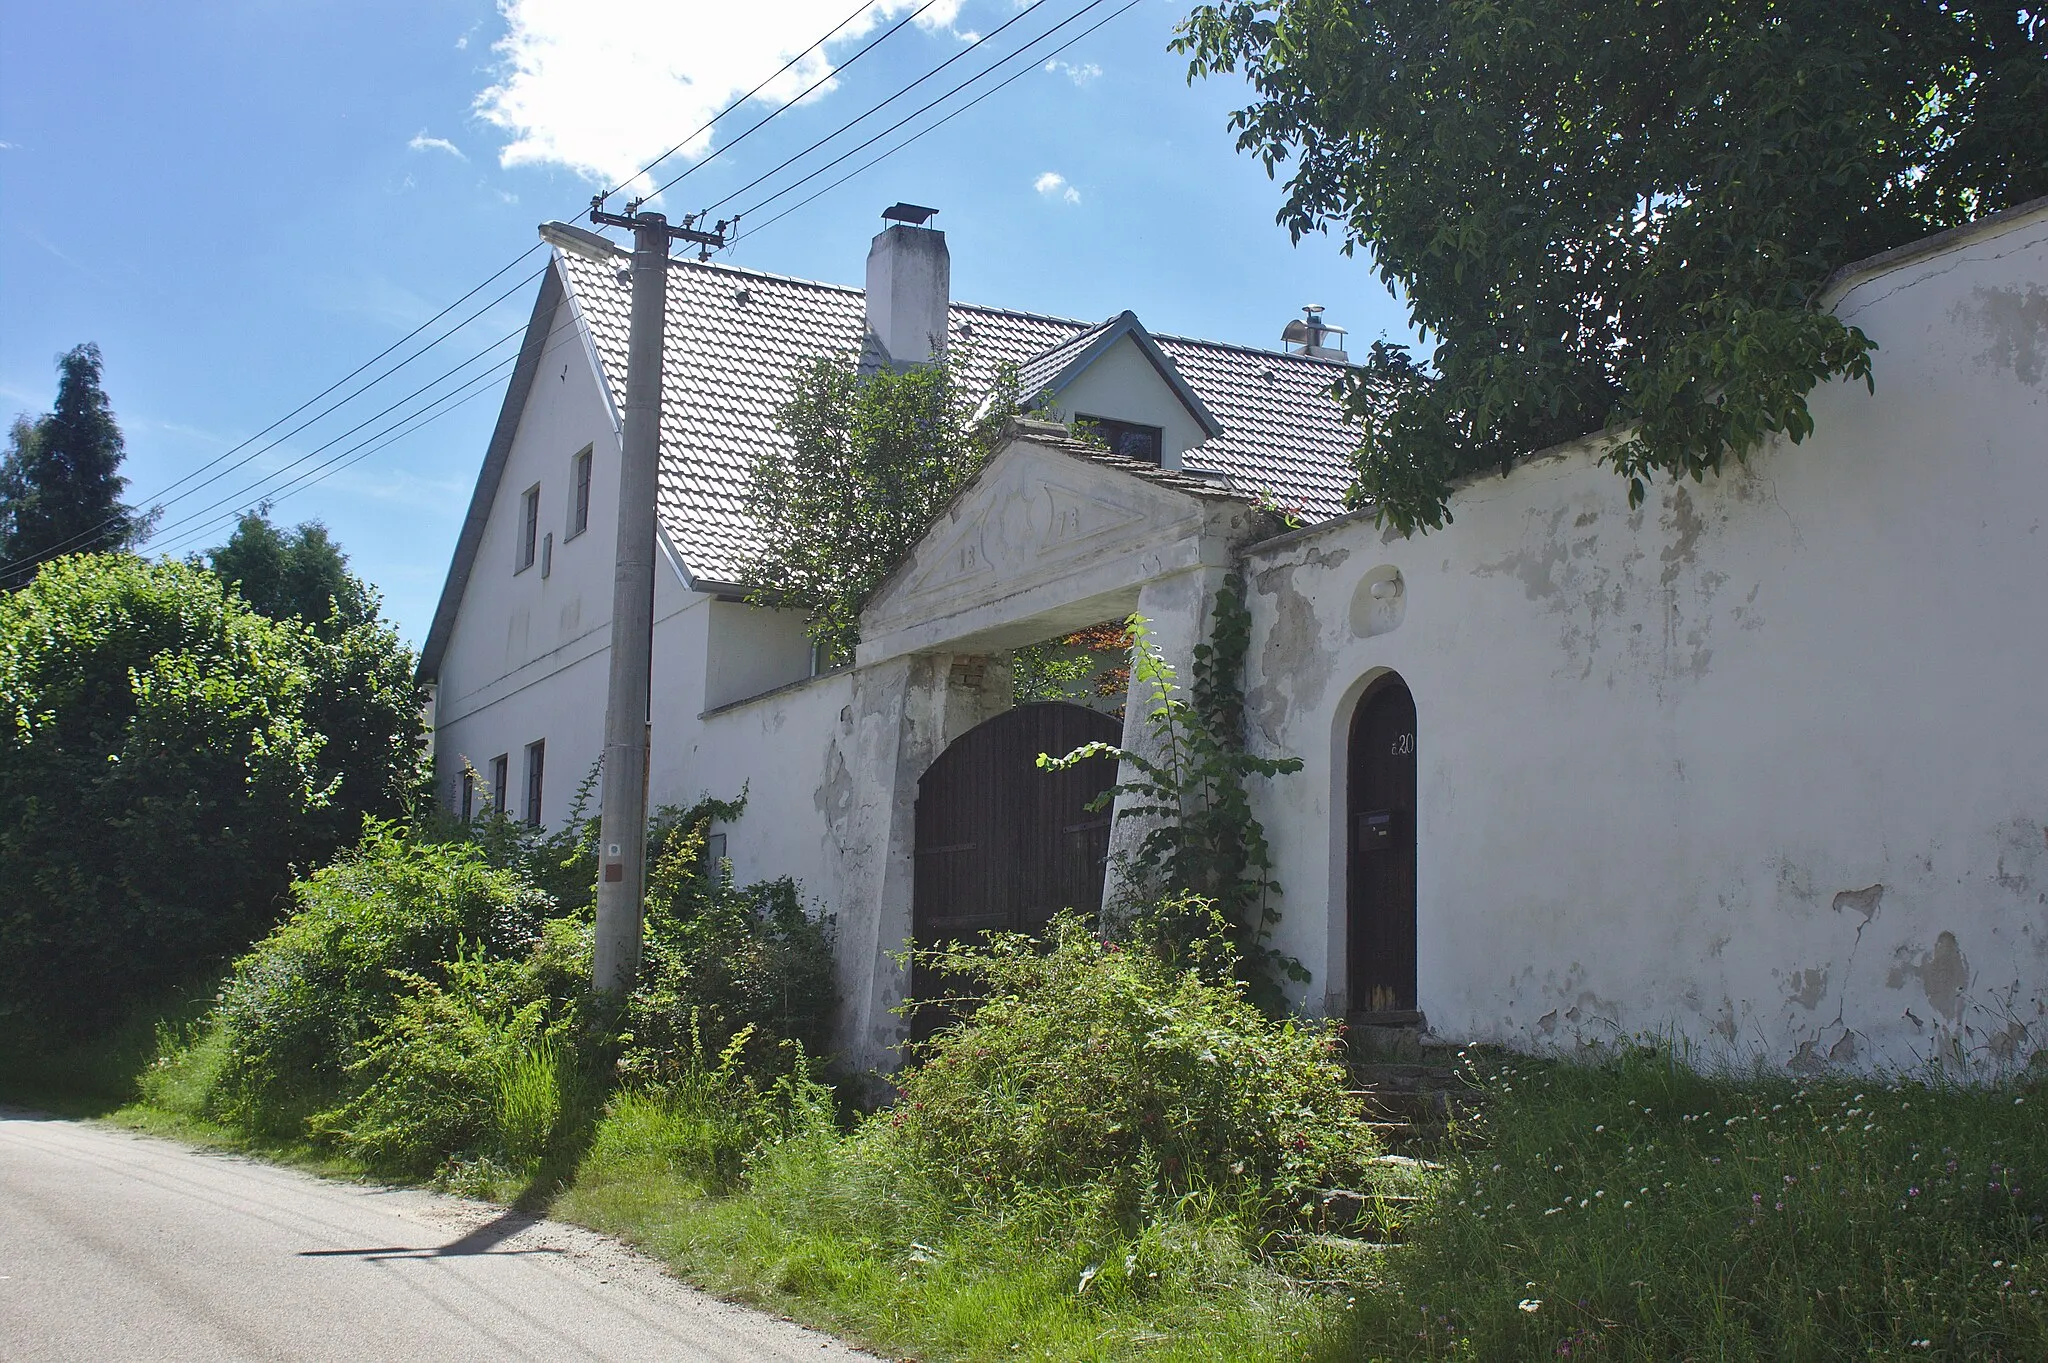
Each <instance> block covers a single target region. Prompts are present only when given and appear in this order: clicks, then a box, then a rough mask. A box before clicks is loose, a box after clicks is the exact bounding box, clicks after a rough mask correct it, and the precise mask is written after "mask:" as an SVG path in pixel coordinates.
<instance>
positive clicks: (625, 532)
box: [590, 200, 726, 993]
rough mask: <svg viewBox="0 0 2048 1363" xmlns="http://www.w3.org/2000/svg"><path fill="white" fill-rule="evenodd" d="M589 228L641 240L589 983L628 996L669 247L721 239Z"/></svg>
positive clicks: (640, 899)
mask: <svg viewBox="0 0 2048 1363" xmlns="http://www.w3.org/2000/svg"><path fill="white" fill-rule="evenodd" d="M628 208H629V210H630V211H629V212H628V213H626V214H619V213H607V212H605V211H604V210H603V202H602V200H592V202H591V206H590V220H591V221H592V222H594V223H599V224H601V225H603V226H607V227H628V228H631V229H632V231H633V316H632V327H631V330H630V331H629V332H628V336H627V358H626V402H625V411H624V413H623V415H624V419H625V430H624V432H623V433H622V439H621V446H620V452H619V533H618V540H617V549H616V551H615V554H614V558H615V560H616V567H615V569H614V573H613V578H612V644H611V648H612V651H611V685H610V689H609V690H608V692H607V693H606V697H605V712H604V802H603V806H602V809H601V811H600V814H599V820H598V835H597V837H598V854H599V855H598V865H599V866H600V868H601V870H600V872H599V874H598V880H597V960H596V964H595V968H594V970H593V971H592V979H591V983H592V984H593V985H595V986H596V987H597V988H599V989H602V990H606V991H611V992H617V993H623V992H625V991H626V990H628V989H631V988H632V987H633V977H634V976H635V975H636V974H637V973H638V972H639V969H640V929H641V919H642V916H643V914H644V912H645V901H646V897H647V710H648V693H649V690H650V687H651V677H650V670H651V667H652V663H653V656H654V499H655V489H656V471H657V468H658V467H659V465H660V462H661V379H662V349H663V342H664V340H665V339H666V336H667V321H666V316H667V306H668V244H669V242H670V241H672V240H676V239H678V238H680V239H682V240H685V241H693V242H696V243H697V244H698V245H700V246H703V247H705V248H706V250H707V253H708V250H709V248H710V247H712V246H723V245H724V244H725V237H724V230H725V226H726V224H725V223H723V222H721V223H719V224H718V231H716V232H698V231H694V230H692V229H691V228H690V227H680V228H678V227H670V226H669V225H668V219H667V218H666V217H664V216H663V215H662V214H660V213H642V212H639V211H638V209H639V204H638V202H637V201H636V202H635V203H633V204H630V205H628Z"/></svg>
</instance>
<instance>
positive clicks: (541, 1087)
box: [309, 956, 570, 1175]
mask: <svg viewBox="0 0 2048 1363" xmlns="http://www.w3.org/2000/svg"><path fill="white" fill-rule="evenodd" d="M444 974H445V978H444V979H432V978H428V977H426V976H422V975H413V974H409V973H405V972H396V973H395V976H394V977H395V979H397V980H398V981H399V982H400V983H402V984H403V985H404V986H405V988H406V992H405V993H404V994H402V995H401V996H400V997H399V998H398V1000H397V1006H396V1008H395V1009H394V1010H393V1011H392V1012H391V1014H390V1015H389V1017H388V1018H387V1019H386V1020H385V1021H384V1023H383V1025H382V1026H381V1027H379V1028H378V1030H377V1032H376V1033H375V1035H373V1036H372V1037H370V1038H369V1039H368V1040H367V1041H366V1042H365V1043H364V1044H363V1045H362V1046H361V1048H360V1051H359V1054H358V1055H357V1057H356V1059H354V1060H353V1061H352V1062H350V1064H349V1066H348V1069H349V1071H350V1076H351V1078H352V1079H353V1080H354V1081H355V1083H356V1085H359V1087H354V1091H353V1092H351V1093H350V1094H349V1095H348V1096H347V1097H346V1098H345V1099H343V1101H342V1102H341V1103H340V1104H339V1105H338V1106H336V1107H335V1108H334V1109H333V1110H331V1111H328V1112H323V1113H320V1114H318V1115H316V1116H314V1117H313V1118H312V1119H311V1121H310V1123H309V1127H310V1130H311V1132H312V1134H313V1135H315V1136H317V1137H321V1138H324V1139H326V1140H328V1141H331V1142H332V1143H333V1144H334V1145H335V1147H336V1148H338V1149H339V1150H341V1151H342V1152H343V1153H344V1154H347V1155H350V1156H353V1157H355V1158H357V1159H360V1160H362V1161H363V1162H364V1163H366V1164H369V1165H371V1166H372V1167H374V1168H378V1169H386V1170H394V1171H398V1172H402V1173H407V1174H414V1175H418V1174H425V1173H429V1172H431V1171H432V1170H434V1169H435V1168H437V1167H438V1166H440V1165H441V1164H443V1163H444V1162H446V1161H448V1160H450V1159H457V1158H461V1157H464V1156H469V1157H476V1156H483V1157H501V1158H503V1159H505V1160H506V1161H508V1162H510V1163H511V1164H512V1165H514V1166H515V1167H518V1166H528V1165H531V1164H534V1163H537V1162H538V1161H539V1159H540V1158H541V1156H542V1155H543V1154H545V1153H546V1151H547V1149H548V1147H549V1145H550V1142H551V1140H552V1138H553V1136H554V1134H555V1129H556V1126H557V1124H558V1122H559V1121H560V1119H561V1116H562V1110H563V1078H564V1070H565V1068H567V1067H565V1066H564V1065H563V1064H562V1056H563V1054H564V1052H565V1050H566V1049H567V1047H565V1046H564V1044H563V1042H564V1038H565V1034H566V1033H567V1032H568V1030H569V1025H570V1024H569V1018H568V1014H567V1010H565V1009H562V1008H560V1007H558V1006H557V1001H556V1000H554V999H551V998H549V997H548V996H547V995H546V994H545V993H543V992H542V991H541V990H540V989H539V988H538V987H537V986H536V981H535V977H534V974H533V972H532V971H531V970H529V969H527V967H526V963H525V962H524V961H516V960H496V961H492V960H486V959H484V958H482V957H481V956H477V957H468V958H463V959H460V960H456V961H453V962H450V963H448V965H447V966H446V967H445V972H444ZM352 1087H353V1086H352Z"/></svg>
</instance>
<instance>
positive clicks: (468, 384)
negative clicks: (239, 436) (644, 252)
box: [161, 315, 581, 553]
mask: <svg viewBox="0 0 2048 1363" xmlns="http://www.w3.org/2000/svg"><path fill="white" fill-rule="evenodd" d="M579 325H581V323H580V321H579V319H578V318H576V317H574V316H573V315H572V316H570V317H569V318H567V319H566V320H564V321H561V322H557V323H556V324H555V325H554V326H552V327H551V328H549V330H548V333H547V335H546V336H545V337H544V338H543V339H542V341H541V349H543V350H545V349H546V348H547V347H548V346H550V345H552V344H553V343H554V341H555V339H556V338H557V337H559V336H560V335H562V334H563V333H564V332H566V331H570V330H572V329H574V328H575V327H577V326H579ZM523 330H524V328H521V331H523ZM519 334H520V332H512V333H509V334H508V335H507V336H504V337H500V338H499V339H498V340H496V341H494V342H492V343H491V344H490V345H488V346H486V347H484V348H483V349H482V350H480V351H478V352H477V353H476V354H474V355H471V356H470V357H469V359H467V360H465V361H463V363H462V364H460V365H457V366H456V367H455V368H454V369H450V370H448V371H446V372H444V373H443V374H442V375H441V376H440V378H438V379H436V380H434V383H439V382H440V381H441V379H445V378H447V377H449V376H450V375H452V374H454V373H457V372H459V371H460V370H461V369H463V368H465V367H467V366H468V365H470V364H473V363H475V362H476V361H477V360H479V359H481V358H483V357H484V356H485V355H488V354H489V353H490V352H491V351H493V350H496V349H497V348H498V347H499V346H501V345H503V344H504V343H505V341H506V340H508V339H510V337H511V336H516V335H519ZM524 349H525V348H524V347H523V346H522V347H521V350H520V352H516V353H514V354H511V355H507V356H505V357H504V358H503V359H501V360H499V361H497V362H496V363H495V364H493V365H491V367H490V368H488V369H486V370H484V371H482V372H481V373H478V374H475V375H472V376H471V377H469V378H467V379H465V380H463V381H462V382H461V383H460V384H457V385H456V386H455V387H454V388H452V389H450V390H449V391H448V392H446V393H443V394H441V395H440V396H439V397H437V398H435V399H433V400H432V401H431V402H428V403H426V404H425V405H424V406H421V407H418V408H416V409H414V410H413V411H411V412H408V413H407V414H405V415H404V416H402V417H400V418H399V419H398V420H397V421H394V422H392V423H391V424H390V425H388V426H386V427H384V428H383V429H382V430H379V431H375V432H373V433H371V434H370V435H367V436H364V437H363V438H362V439H361V440H359V441H357V442H356V443H355V444H353V445H350V446H349V447H348V448H346V449H343V450H340V451H338V452H337V453H335V454H334V455H331V456H330V457H329V458H327V459H326V460H323V461H322V462H321V463H319V464H316V465H314V466H313V467H312V468H310V469H306V470H304V471H303V472H301V473H299V474H298V475H297V476H295V477H293V478H291V479H289V480H288V481H286V482H284V483H281V484H279V485H278V486H277V487H274V488H271V489H269V490H267V491H264V492H263V493H262V496H261V497H259V498H246V497H245V494H247V493H250V492H254V491H257V490H258V489H260V488H261V487H262V484H263V483H265V482H269V481H270V480H272V479H274V478H276V477H278V476H280V475H282V474H285V473H288V472H290V470H291V468H292V467H294V466H295V465H296V464H299V463H303V462H305V460H306V459H307V458H310V457H312V455H313V454H318V453H319V452H320V451H319V450H314V451H310V452H309V453H308V454H307V455H305V456H302V457H301V458H300V459H299V460H296V461H294V464H291V465H286V466H285V467H284V468H282V469H279V470H277V471H276V472H275V473H271V474H267V475H265V476H264V477H263V478H261V479H259V480H257V482H256V483H254V484H251V485H250V487H247V488H244V489H243V490H242V492H241V493H238V494H237V495H236V496H235V497H233V498H225V499H223V500H221V501H219V502H216V503H214V507H223V506H227V505H228V504H229V503H230V502H233V503H235V504H236V506H237V508H238V509H235V510H230V511H226V512H223V513H221V514H219V515H215V516H212V517H210V518H209V519H207V520H205V521H204V522H203V523H201V524H198V525H196V526H190V527H189V528H187V529H185V530H183V531H181V532H180V533H179V534H178V535H177V537H176V538H175V540H174V541H173V542H172V543H171V544H170V545H168V546H166V547H165V548H164V549H162V550H161V552H165V553H171V552H175V551H176V550H177V549H178V548H180V547H182V546H183V545H186V544H190V543H191V542H193V541H194V540H195V539H197V538H200V537H203V536H204V535H205V534H206V533H207V532H208V530H209V529H211V528H212V527H214V526H217V525H219V524H221V523H222V522H224V521H228V520H233V519H235V518H237V517H239V516H240V515H241V514H242V510H241V509H240V508H246V507H248V506H250V505H252V504H254V503H255V502H257V501H268V502H271V503H273V504H274V503H276V502H280V501H283V500H284V499H285V498H287V497H291V496H294V495H296V494H297V493H300V492H303V491H305V490H306V489H307V488H309V487H312V486H314V485H315V484H317V483H322V482H325V481H326V480H327V479H328V478H330V477H332V476H333V475H334V474H336V473H339V472H341V471H342V470H343V469H345V468H348V467H350V466H351V465H354V464H358V463H361V462H362V461H363V460H364V459H366V458H368V457H369V456H370V455H372V454H375V453H377V451H379V450H381V449H384V448H386V447H388V446H390V445H392V444H395V443H396V442H398V441H399V440H402V439H404V438H405V437H406V436H409V435H411V434H412V433H413V432H414V431H416V430H418V429H420V428H421V427H423V426H426V425H429V424H431V423H432V422H435V421H438V420H440V419H441V418H442V417H444V416H446V415H447V414H448V413H449V412H452V411H454V410H455V409H456V408H457V407H461V406H464V405H466V404H467V403H469V402H470V401H472V400H473V399H475V398H478V397H481V396H483V394H484V392H485V391H486V388H485V385H488V384H489V383H491V382H492V381H493V380H495V379H497V378H498V377H500V376H501V375H503V374H504V373H505V372H506V371H507V370H508V369H509V368H510V367H512V366H513V365H516V364H517V363H518V362H519V354H520V353H523V352H524ZM433 386H434V384H433V383H429V384H427V385H425V386H424V387H422V388H420V389H418V390H415V392H414V393H413V394H412V395H410V396H417V395H418V394H419V393H423V392H425V391H427V389H428V388H431V387H433ZM465 389H468V390H470V391H469V392H468V393H467V394H465V395H463V396H462V397H461V398H460V400H459V401H455V402H452V403H450V405H449V406H447V407H445V408H443V409H442V410H441V411H439V412H434V408H436V407H439V406H441V404H442V403H447V402H449V400H450V399H451V398H455V397H456V396H457V395H458V394H463V393H464V390H465ZM410 396H409V397H408V398H406V399H401V400H400V402H398V403H394V404H393V405H392V407H388V408H386V409H385V412H390V411H393V410H395V409H396V408H397V407H399V406H402V405H404V402H405V401H409V400H410ZM429 412H433V415H432V416H427V415H426V414H427V413H429ZM383 414H384V413H379V416H381V415H383ZM422 417H424V418H425V419H424V420H419V418H422ZM376 419H377V418H376V417H371V418H370V421H375V420H376ZM408 422H416V423H417V424H415V425H413V426H411V427H409V428H407V429H402V430H401V429H400V428H401V427H405V426H406V423H408ZM362 424H363V425H368V424H369V422H368V421H366V422H364V423H362ZM356 429H358V430H360V429H361V426H358V427H357V428H356ZM343 438H345V434H344V436H338V437H336V440H340V439H343ZM328 443H329V444H330V445H331V444H333V443H334V441H330V442H328ZM322 448H323V449H324V448H326V447H325V446H323V447H322ZM351 456H353V457H351ZM211 510H213V507H209V508H205V509H203V510H201V511H199V512H195V513H194V516H193V517H187V518H186V520H185V521H183V522H180V524H187V523H189V522H190V521H192V520H193V519H194V517H198V516H205V515H206V514H207V512H208V511H211Z"/></svg>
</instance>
